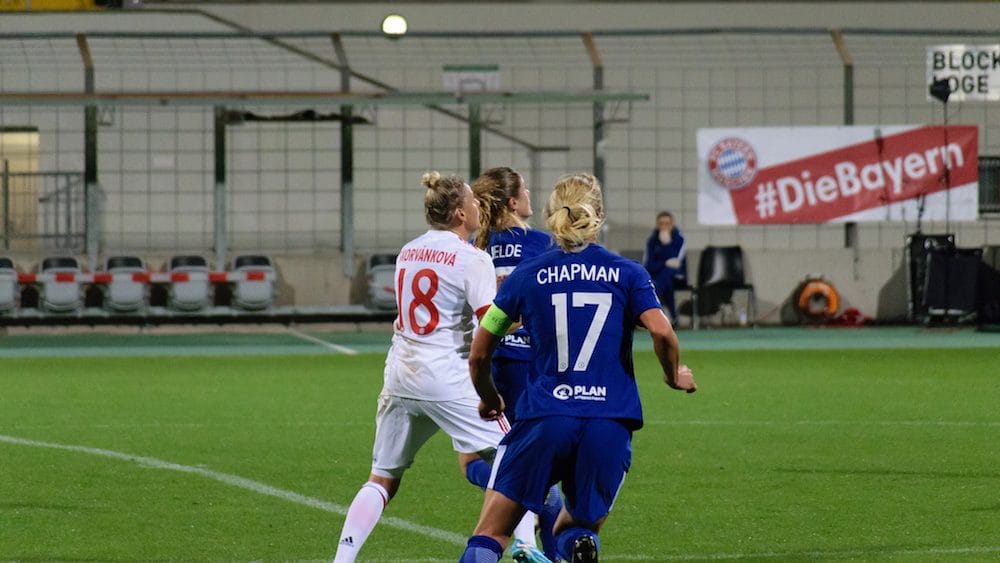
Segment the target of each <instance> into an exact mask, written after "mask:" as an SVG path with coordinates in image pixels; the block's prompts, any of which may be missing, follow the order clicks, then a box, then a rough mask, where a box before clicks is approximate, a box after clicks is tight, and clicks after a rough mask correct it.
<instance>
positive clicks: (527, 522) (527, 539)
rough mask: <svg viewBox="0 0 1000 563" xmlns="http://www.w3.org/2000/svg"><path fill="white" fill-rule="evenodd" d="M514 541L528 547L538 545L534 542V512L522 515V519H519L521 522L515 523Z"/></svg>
mask: <svg viewBox="0 0 1000 563" xmlns="http://www.w3.org/2000/svg"><path fill="white" fill-rule="evenodd" d="M514 539H515V540H521V541H522V542H524V543H526V544H528V545H530V546H534V547H538V544H537V543H536V542H535V513H534V512H531V511H530V510H529V511H528V512H525V513H524V518H521V521H520V522H518V523H517V527H515V528H514Z"/></svg>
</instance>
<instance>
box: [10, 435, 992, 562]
mask: <svg viewBox="0 0 1000 563" xmlns="http://www.w3.org/2000/svg"><path fill="white" fill-rule="evenodd" d="M0 442H7V443H9V444H15V445H19V446H32V447H37V448H50V449H55V450H64V451H70V452H77V453H84V454H90V455H97V456H101V457H107V458H111V459H117V460H120V461H127V462H131V463H136V464H139V465H142V466H145V467H151V468H154V469H168V470H171V471H180V472H182V473H190V474H194V475H200V476H202V477H207V478H209V479H213V480H216V481H219V482H221V483H225V484H227V485H232V486H234V487H239V488H241V489H246V490H249V491H252V492H255V493H259V494H262V495H267V496H272V497H276V498H280V499H283V500H287V501H289V502H294V503H296V504H301V505H303V506H309V507H312V508H318V509H320V510H324V511H326V512H332V513H334V514H339V515H341V516H343V515H346V514H347V507H344V506H341V505H339V504H335V503H332V502H327V501H325V500H320V499H317V498H313V497H308V496H305V495H300V494H298V493H295V492H292V491H287V490H285V489H279V488H277V487H272V486H271V485H267V484H265V483H261V482H259V481H253V480H251V479H246V478H244V477H240V476H238V475H231V474H228V473H221V472H218V471H212V470H211V469H203V468H200V467H191V466H189V465H180V464H176V463H171V462H169V461H163V460H161V459H157V458H153V457H145V456H137V455H132V454H126V453H122V452H116V451H112V450H103V449H99V448H88V447H85V446H74V445H68V444H55V443H51V442H39V441H37V440H27V439H24V438H18V437H16V436H5V435H3V434H0ZM379 523H380V524H385V525H388V526H391V527H394V528H399V529H401V530H406V531H408V532H414V533H417V534H421V535H424V536H427V537H430V538H434V539H439V540H442V541H446V542H448V543H451V544H454V545H459V546H461V545H465V541H466V538H465V536H462V535H460V534H456V533H454V532H449V531H447V530H440V529H438V528H432V527H430V526H424V525H421V524H416V523H414V522H410V521H408V520H404V519H402V518H393V517H386V518H382V519H381V520H380V521H379ZM993 553H1000V546H983V547H928V548H922V549H878V548H872V549H854V550H830V551H808V552H801V551H800V552H795V551H787V552H751V553H702V554H680V555H614V554H607V555H604V556H602V557H601V560H602V561H688V560H712V561H728V560H740V559H789V558H793V557H798V558H801V557H809V558H816V559H818V558H825V557H863V556H869V555H878V556H904V557H905V556H915V557H922V556H928V555H987V554H993ZM397 561H398V563H417V562H422V563H436V562H438V561H440V562H442V563H444V562H450V561H454V559H440V558H437V559H435V558H427V559H416V560H414V559H406V560H403V559H399V560H391V562H385V563H396V562H397Z"/></svg>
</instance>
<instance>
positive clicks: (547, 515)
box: [538, 485, 563, 561]
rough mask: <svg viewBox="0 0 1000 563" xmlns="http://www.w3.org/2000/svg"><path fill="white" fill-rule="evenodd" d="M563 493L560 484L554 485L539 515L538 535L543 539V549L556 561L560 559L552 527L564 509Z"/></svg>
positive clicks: (547, 555) (546, 554)
mask: <svg viewBox="0 0 1000 563" xmlns="http://www.w3.org/2000/svg"><path fill="white" fill-rule="evenodd" d="M562 506H563V502H562V495H561V494H560V493H559V485H552V488H551V489H549V494H548V495H547V496H546V497H545V505H544V506H542V513H541V514H539V515H538V537H539V539H541V540H542V551H543V552H545V556H546V557H548V558H549V559H551V560H553V561H555V560H556V559H558V557H559V556H558V554H557V551H558V550H557V549H556V537H555V536H553V535H552V528H553V527H554V526H555V525H556V517H557V516H559V512H560V511H561V510H562Z"/></svg>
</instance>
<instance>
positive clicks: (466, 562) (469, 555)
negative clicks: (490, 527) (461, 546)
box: [458, 536, 503, 563]
mask: <svg viewBox="0 0 1000 563" xmlns="http://www.w3.org/2000/svg"><path fill="white" fill-rule="evenodd" d="M501 556H503V548H501V547H500V544H499V543H498V542H497V540H495V539H493V538H491V537H489V536H472V537H471V538H469V543H468V544H467V545H466V546H465V552H464V553H462V558H461V559H459V560H458V563H497V561H500V557H501Z"/></svg>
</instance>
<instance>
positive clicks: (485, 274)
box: [334, 172, 510, 563]
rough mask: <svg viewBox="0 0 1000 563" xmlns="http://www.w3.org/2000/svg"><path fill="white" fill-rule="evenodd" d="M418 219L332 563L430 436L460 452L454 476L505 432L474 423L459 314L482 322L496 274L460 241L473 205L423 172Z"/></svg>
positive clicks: (451, 179) (350, 546)
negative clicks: (364, 469)
mask: <svg viewBox="0 0 1000 563" xmlns="http://www.w3.org/2000/svg"><path fill="white" fill-rule="evenodd" d="M423 184H424V186H426V188H427V191H426V194H425V196H424V213H425V216H426V218H427V223H428V224H429V225H430V226H431V229H430V230H429V231H427V232H426V233H424V234H423V235H420V236H419V237H417V238H416V239H414V240H412V241H411V242H409V243H408V244H406V245H405V246H404V247H403V249H402V250H401V251H400V253H399V257H398V258H397V259H396V295H397V304H398V306H399V316H398V317H397V318H396V322H395V324H394V334H393V337H392V346H391V348H390V349H389V354H388V356H387V357H386V360H385V381H384V384H383V387H382V392H381V394H380V395H379V398H378V413H377V415H376V419H375V422H376V428H375V443H374V445H373V447H372V469H371V475H369V477H368V481H367V482H366V483H365V484H364V485H363V486H362V487H361V490H360V491H358V494H357V495H356V496H355V497H354V501H353V502H352V503H351V507H350V509H349V510H348V511H347V520H346V521H345V522H344V528H343V530H342V532H341V535H340V543H339V545H338V547H337V555H336V557H335V559H334V562H335V563H343V562H352V561H354V559H355V557H357V554H358V551H359V550H360V549H361V545H362V544H363V543H364V541H365V540H366V539H367V538H368V535H369V534H370V533H371V531H372V530H373V529H374V528H375V524H376V523H377V522H378V520H379V518H380V517H381V515H382V511H383V510H384V509H385V506H386V504H387V503H388V502H389V500H390V499H392V497H393V496H394V495H395V494H396V492H397V491H398V490H399V485H400V481H401V479H402V477H403V473H404V472H405V471H406V469H407V468H408V467H410V465H411V464H412V463H413V459H414V456H415V455H416V453H417V451H418V450H419V449H420V447H421V446H423V445H424V443H426V442H427V440H428V439H430V437H431V436H432V435H434V433H435V432H437V430H438V429H441V430H444V431H445V433H447V434H448V435H449V436H450V437H451V440H452V445H453V446H454V448H455V451H457V452H458V453H459V460H460V462H461V463H462V466H463V467H462V470H463V472H464V471H465V465H466V464H468V463H469V462H471V461H472V460H474V459H479V458H480V457H481V456H482V457H487V458H490V457H491V456H492V454H493V452H494V450H495V448H496V445H497V444H498V443H499V442H500V439H501V438H502V437H503V435H504V433H505V432H506V431H507V430H509V428H510V427H509V425H508V424H507V421H506V420H504V419H501V420H492V421H484V420H482V419H481V418H480V417H479V410H478V408H479V396H478V395H477V394H476V391H475V389H474V388H473V387H472V382H471V380H470V379H469V365H468V359H467V357H468V356H467V344H466V341H465V334H466V333H467V332H469V331H470V330H471V328H472V327H471V326H469V323H467V322H463V312H466V311H468V310H469V309H471V311H472V312H473V313H475V314H476V315H477V316H479V317H481V316H482V315H483V313H485V312H486V310H487V309H488V308H489V307H490V304H491V303H492V301H493V297H494V296H495V294H496V273H495V270H494V268H493V263H492V261H491V259H490V257H489V255H487V254H486V253H485V252H483V251H482V250H479V249H477V248H475V247H474V246H472V245H471V244H469V243H468V240H469V238H470V236H471V235H472V233H474V232H475V231H476V229H478V228H479V204H478V202H477V201H476V198H475V197H473V194H472V190H471V188H470V187H469V185H468V184H466V183H465V182H464V181H463V180H462V179H461V178H459V177H457V176H446V177H442V176H441V175H440V174H438V173H437V172H428V173H427V174H424V177H423Z"/></svg>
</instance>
